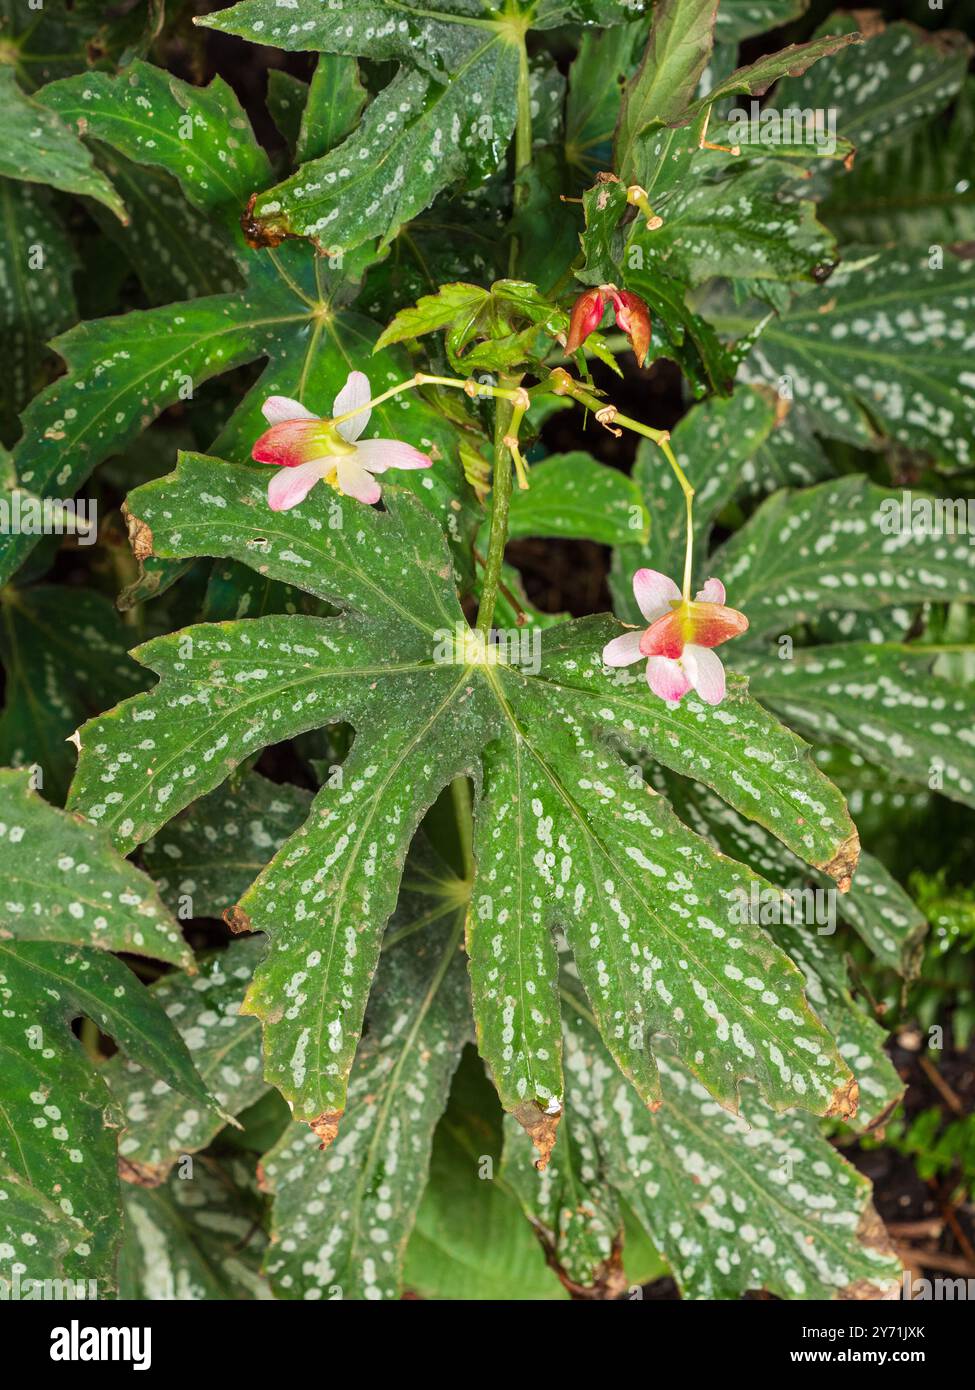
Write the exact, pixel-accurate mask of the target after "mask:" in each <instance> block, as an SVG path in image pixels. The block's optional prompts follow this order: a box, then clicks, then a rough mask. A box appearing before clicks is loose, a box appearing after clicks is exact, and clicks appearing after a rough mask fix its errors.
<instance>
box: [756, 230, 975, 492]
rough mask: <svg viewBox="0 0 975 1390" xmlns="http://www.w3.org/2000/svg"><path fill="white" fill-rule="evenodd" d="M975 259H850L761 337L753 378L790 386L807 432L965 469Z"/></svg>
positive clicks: (972, 423) (973, 393)
mask: <svg viewBox="0 0 975 1390" xmlns="http://www.w3.org/2000/svg"><path fill="white" fill-rule="evenodd" d="M973 344H975V262H973V261H969V260H962V259H961V258H959V257H958V256H955V255H952V253H951V252H950V251H946V252H945V253H944V264H943V266H941V267H940V268H938V269H933V268H932V267H931V265H930V263H929V259H928V252H927V250H926V249H925V251H924V253H923V254H915V255H912V256H906V257H905V256H902V255H900V254H898V253H897V252H896V251H874V252H870V253H865V254H864V255H862V256H860V257H859V258H857V259H854V260H850V261H846V262H844V263H843V264H842V265H841V266H840V267H839V268H838V269H837V270H836V271H834V273H833V275H832V276H831V277H830V279H829V280H828V281H827V283H826V284H825V285H823V286H822V287H820V288H819V289H816V290H811V291H809V292H808V293H807V294H803V295H801V296H800V297H799V299H798V300H797V301H796V302H795V304H794V305H793V306H792V307H791V308H790V309H788V310H787V311H786V312H785V313H783V314H781V315H780V316H779V317H777V318H776V319H774V320H773V321H772V322H771V323H769V324H768V326H767V327H766V328H765V329H764V331H763V333H762V335H761V337H760V338H759V340H758V342H757V344H756V345H755V346H754V347H753V348H752V351H751V355H750V356H749V357H748V359H747V360H746V362H745V363H744V364H743V366H742V368H741V374H742V376H743V377H744V378H745V380H747V381H750V382H753V383H761V382H764V383H765V384H766V385H768V386H771V387H773V388H775V389H778V388H779V387H780V386H781V385H782V383H783V381H785V382H786V383H787V385H788V388H789V392H790V395H791V397H792V399H793V400H794V402H795V407H794V408H795V409H796V410H799V411H801V412H802V416H803V419H804V428H808V429H813V430H816V431H817V432H818V433H819V434H822V435H825V436H826V437H828V438H832V439H843V440H846V441H847V442H848V443H851V444H860V445H863V446H868V447H870V446H873V445H875V444H876V443H878V442H879V441H881V440H883V439H894V440H896V441H897V442H898V443H901V444H906V445H909V446H910V447H912V448H914V449H919V450H923V451H925V452H927V453H929V454H931V455H932V456H933V457H934V458H936V459H939V460H944V461H946V462H951V461H953V462H955V463H957V464H960V465H965V464H967V463H969V462H970V461H971V442H970V441H971V437H972V434H973V432H975V390H973V387H975V376H973V374H972V370H971V360H972V346H973Z"/></svg>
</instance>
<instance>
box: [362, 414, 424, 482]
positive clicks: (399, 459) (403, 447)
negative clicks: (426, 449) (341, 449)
mask: <svg viewBox="0 0 975 1390" xmlns="http://www.w3.org/2000/svg"><path fill="white" fill-rule="evenodd" d="M350 423H351V422H350ZM355 452H356V458H357V459H358V460H359V462H360V463H361V464H362V466H363V468H368V469H369V472H370V473H385V472H386V469H387V468H432V467H433V459H432V458H430V456H429V454H422V453H421V452H420V450H419V449H414V448H413V445H412V444H403V443H402V442H401V441H400V440H398V439H362V440H360V441H359V443H358V444H357V445H356V446H355Z"/></svg>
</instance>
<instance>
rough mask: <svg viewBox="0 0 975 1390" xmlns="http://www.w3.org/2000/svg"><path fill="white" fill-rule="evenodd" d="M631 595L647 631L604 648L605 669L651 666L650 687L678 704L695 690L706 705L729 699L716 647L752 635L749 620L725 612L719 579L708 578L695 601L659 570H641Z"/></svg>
mask: <svg viewBox="0 0 975 1390" xmlns="http://www.w3.org/2000/svg"><path fill="white" fill-rule="evenodd" d="M633 595H634V597H635V598H636V601H637V605H638V606H639V609H640V612H641V613H642V614H643V616H644V617H645V618H646V620H647V622H648V623H649V627H647V628H645V629H643V630H642V631H641V630H640V629H634V630H633V631H631V632H625V633H624V634H623V635H622V637H614V638H613V640H612V641H611V642H607V643H606V645H605V647H604V648H603V661H604V662H605V664H606V665H607V666H630V665H632V664H633V662H635V661H642V660H644V658H645V659H646V663H647V670H646V676H647V684H648V685H649V687H650V689H651V690H652V691H653V693H654V694H655V695H659V696H660V698H661V700H667V701H668V702H670V703H678V702H679V701H680V700H681V699H682V698H683V696H685V695H686V694H687V692H688V691H689V690H696V691H697V693H698V695H700V697H701V699H702V700H703V701H704V702H705V704H708V705H720V703H721V701H722V700H723V699H724V696H725V676H724V667H723V666H722V664H721V660H720V658H719V657H717V656H716V655H715V654H714V651H713V650H712V648H714V647H718V646H720V645H721V643H722V642H727V641H729V640H730V639H731V638H732V637H740V636H741V634H742V633H743V632H746V631H747V630H748V619H747V618H746V617H745V615H744V613H739V612H738V610H737V609H735V608H726V607H725V590H724V585H723V584H722V583H721V580H720V579H709V580H707V582H706V583H705V585H704V588H703V589H701V590H700V591H699V592H698V593H697V594H695V596H694V598H693V600H692V601H689V602H685V600H684V598H683V597H682V595H681V591H680V589H678V587H677V585H676V584H675V583H674V581H673V580H672V579H670V578H668V576H667V575H666V574H661V573H660V572H659V571H658V570H646V569H643V570H637V572H636V574H635V575H634V576H633Z"/></svg>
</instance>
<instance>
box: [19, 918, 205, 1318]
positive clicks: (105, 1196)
mask: <svg viewBox="0 0 975 1390" xmlns="http://www.w3.org/2000/svg"><path fill="white" fill-rule="evenodd" d="M0 1000H2V1005H3V1007H2V1011H0V1048H2V1049H3V1052H4V1055H5V1058H6V1059H7V1060H6V1070H5V1077H6V1080H5V1085H4V1108H3V1112H2V1115H0V1173H3V1174H6V1173H13V1174H14V1175H16V1177H17V1178H18V1179H19V1181H20V1182H21V1183H22V1184H23V1185H24V1186H25V1187H26V1188H28V1189H30V1191H31V1193H32V1194H36V1200H35V1201H34V1203H33V1209H34V1216H35V1220H36V1225H35V1226H33V1227H29V1228H27V1229H26V1230H25V1229H24V1228H23V1227H21V1228H20V1230H19V1231H18V1232H17V1239H16V1241H8V1245H10V1246H11V1249H10V1252H9V1258H10V1259H11V1260H12V1261H14V1262H19V1263H22V1264H23V1265H24V1266H25V1267H26V1269H27V1270H28V1271H30V1274H31V1277H32V1278H39V1279H44V1278H48V1277H51V1276H56V1275H58V1274H59V1273H63V1274H64V1276H65V1277H68V1278H74V1279H80V1278H85V1279H95V1280H97V1281H98V1291H99V1296H104V1295H105V1294H107V1293H111V1292H112V1290H113V1288H114V1282H115V1275H114V1264H115V1249H116V1246H117V1243H118V1240H119V1238H120V1234H121V1230H120V1208H119V1193H118V1179H117V1177H116V1172H115V1134H114V1133H113V1129H114V1128H116V1127H117V1126H118V1124H119V1115H118V1112H117V1110H116V1108H115V1105H114V1102H113V1101H112V1097H111V1094H110V1092H109V1090H108V1087H107V1086H106V1084H105V1081H104V1078H103V1077H102V1076H101V1074H100V1073H99V1071H98V1070H96V1069H95V1068H94V1067H93V1066H92V1065H91V1062H90V1061H89V1059H88V1057H87V1056H86V1055H85V1052H84V1050H83V1048H82V1047H81V1045H80V1043H79V1042H78V1040H77V1038H75V1037H74V1036H73V1035H72V1033H71V1031H70V1028H69V1024H70V1022H71V1021H72V1019H74V1018H77V1017H78V1016H79V1015H83V1016H84V1017H86V1018H90V1019H91V1020H92V1021H93V1022H94V1023H95V1024H96V1025H97V1027H98V1028H99V1029H100V1030H101V1031H102V1032H103V1033H107V1034H108V1035H109V1036H110V1037H112V1038H113V1039H114V1040H115V1042H116V1043H117V1044H118V1046H119V1048H120V1049H122V1050H123V1051H124V1052H126V1053H127V1054H128V1055H129V1056H132V1057H134V1058H136V1059H137V1060H138V1061H139V1062H140V1063H142V1065H143V1066H145V1067H146V1068H148V1069H149V1070H151V1071H152V1072H153V1074H154V1075H155V1076H157V1077H159V1078H160V1079H161V1080H165V1081H166V1082H167V1083H168V1084H171V1085H173V1086H174V1087H176V1086H178V1087H180V1089H181V1090H185V1091H186V1092H187V1094H189V1095H192V1096H194V1098H195V1102H196V1104H197V1106H202V1107H206V1106H208V1105H210V1104H211V1103H212V1102H211V1099H210V1097H209V1095H208V1093H207V1090H206V1087H205V1086H204V1085H203V1083H202V1082H201V1081H200V1079H199V1077H198V1076H197V1074H196V1072H195V1071H194V1068H193V1064H192V1062H191V1060H190V1057H189V1054H188V1053H187V1051H186V1048H185V1046H184V1045H183V1044H182V1042H181V1040H180V1038H179V1035H178V1034H177V1033H176V1031H175V1029H174V1028H173V1027H172V1025H171V1024H170V1023H169V1021H168V1019H167V1018H166V1015H165V1014H164V1013H163V1011H162V1010H161V1009H160V1008H159V1006H158V1005H157V1004H156V1002H155V1000H154V999H153V998H152V996H151V995H150V993H149V992H148V990H146V989H145V988H144V986H143V985H141V984H140V983H139V981H138V979H137V978H136V976H135V975H133V974H132V972H131V971H130V970H129V969H128V967H127V966H125V965H123V964H122V962H121V961H119V960H116V958H115V957H114V956H112V955H109V954H108V953H107V952H105V951H92V950H84V949H79V948H77V947H74V946H65V945H61V944H60V943H57V942H53V941H17V942H11V941H4V940H0ZM49 1203H54V1204H55V1205H57V1206H58V1207H59V1208H60V1210H61V1211H62V1212H63V1213H64V1214H65V1216H67V1217H68V1218H70V1220H71V1222H72V1224H73V1226H74V1227H75V1234H74V1239H73V1243H72V1247H71V1250H70V1251H69V1252H68V1253H67V1254H65V1255H64V1256H63V1257H62V1258H60V1260H59V1264H58V1266H57V1267H56V1268H55V1269H51V1270H48V1269H45V1268H44V1267H43V1266H42V1267H38V1262H37V1259H36V1257H35V1256H34V1254H33V1251H34V1250H35V1249H36V1248H37V1241H38V1239H39V1238H40V1237H39V1236H38V1232H40V1233H41V1235H42V1236H43V1235H44V1233H45V1231H46V1227H47V1222H48V1218H47V1204H49ZM41 1248H43V1247H41Z"/></svg>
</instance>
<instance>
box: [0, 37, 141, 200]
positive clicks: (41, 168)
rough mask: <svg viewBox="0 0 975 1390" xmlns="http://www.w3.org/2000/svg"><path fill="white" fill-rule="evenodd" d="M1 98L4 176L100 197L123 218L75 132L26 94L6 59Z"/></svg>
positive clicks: (111, 190) (0, 69)
mask: <svg viewBox="0 0 975 1390" xmlns="http://www.w3.org/2000/svg"><path fill="white" fill-rule="evenodd" d="M0 101H2V102H3V133H2V137H0V177H3V178H9V179H26V180H27V181H28V182H30V183H46V184H49V185H50V186H51V187H52V188H60V189H63V190H64V191H65V192H66V193H77V194H82V195H86V196H88V197H91V198H96V199H97V200H98V202H100V203H104V204H105V206H106V207H107V208H110V209H111V210H112V212H113V213H114V214H115V216H116V217H119V218H121V219H122V220H123V221H124V220H125V208H124V207H123V206H122V201H121V199H120V198H119V196H118V194H117V193H116V191H115V189H114V188H113V187H112V185H111V184H110V183H109V181H108V179H107V178H106V177H105V175H104V174H103V173H101V171H100V170H99V169H98V168H97V167H96V165H95V162H94V160H93V159H92V157H91V155H90V154H89V152H88V151H87V150H86V149H85V147H84V145H83V144H82V143H81V141H80V140H79V139H78V136H77V135H76V134H75V132H74V130H72V129H71V127H70V126H69V124H68V123H67V122H66V121H64V120H60V119H59V118H58V116H56V115H55V114H54V113H53V112H52V111H50V110H49V109H47V107H45V106H42V105H40V103H39V102H38V101H36V100H34V99H33V98H32V97H29V96H27V94H26V93H25V92H22V91H21V90H20V88H19V87H18V85H17V82H16V80H15V77H14V70H13V68H12V67H9V66H8V65H7V64H6V63H5V64H4V65H3V66H2V67H0Z"/></svg>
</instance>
